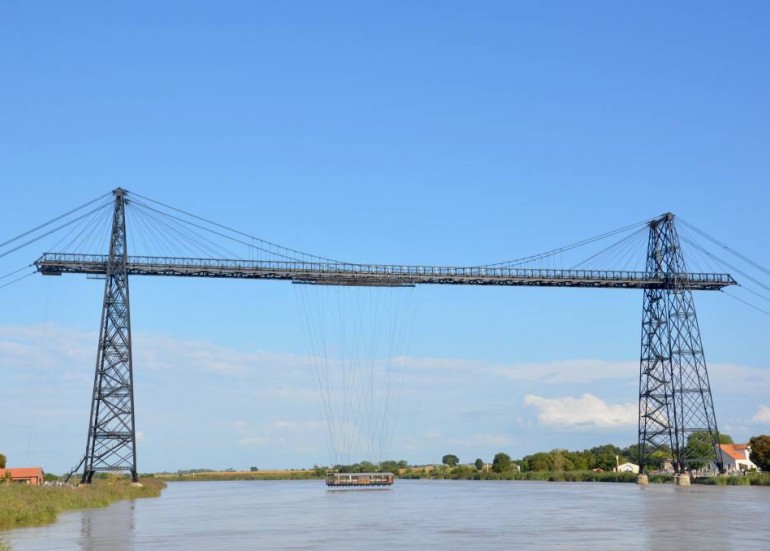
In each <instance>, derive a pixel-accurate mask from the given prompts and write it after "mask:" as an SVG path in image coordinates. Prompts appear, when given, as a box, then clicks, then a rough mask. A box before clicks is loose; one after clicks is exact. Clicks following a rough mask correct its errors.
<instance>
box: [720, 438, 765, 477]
mask: <svg viewBox="0 0 770 551" xmlns="http://www.w3.org/2000/svg"><path fill="white" fill-rule="evenodd" d="M719 453H720V454H722V463H723V464H724V466H725V471H727V472H728V473H734V472H743V471H755V470H757V466H756V465H755V464H754V463H753V462H752V461H751V459H749V455H750V454H751V446H750V445H749V444H719Z"/></svg>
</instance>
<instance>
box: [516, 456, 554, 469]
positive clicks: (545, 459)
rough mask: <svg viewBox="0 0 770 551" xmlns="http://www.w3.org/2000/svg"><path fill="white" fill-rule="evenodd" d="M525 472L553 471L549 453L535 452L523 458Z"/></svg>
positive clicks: (551, 458)
mask: <svg viewBox="0 0 770 551" xmlns="http://www.w3.org/2000/svg"><path fill="white" fill-rule="evenodd" d="M522 462H523V463H524V470H525V471H553V470H554V469H553V457H551V454H550V453H546V452H537V453H535V454H532V455H528V456H526V457H524V459H523V460H522Z"/></svg>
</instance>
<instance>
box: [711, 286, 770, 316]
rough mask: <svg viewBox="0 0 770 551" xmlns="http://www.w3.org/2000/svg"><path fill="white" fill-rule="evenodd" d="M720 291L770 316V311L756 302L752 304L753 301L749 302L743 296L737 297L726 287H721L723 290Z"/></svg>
mask: <svg viewBox="0 0 770 551" xmlns="http://www.w3.org/2000/svg"><path fill="white" fill-rule="evenodd" d="M720 292H721V293H724V294H725V295H727V296H728V297H730V298H732V299H735V300H737V301H738V302H742V303H743V304H745V305H746V306H749V307H750V308H753V309H754V310H757V311H758V312H762V313H763V314H766V315H768V316H770V312H768V311H767V310H764V309H762V308H760V307H759V306H757V305H755V304H752V303H751V302H749V301H748V300H743V299H742V298H739V297H736V296H735V295H733V294H730V293H728V292H727V291H725V290H724V289H721V290H720Z"/></svg>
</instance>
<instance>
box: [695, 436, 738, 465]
mask: <svg viewBox="0 0 770 551" xmlns="http://www.w3.org/2000/svg"><path fill="white" fill-rule="evenodd" d="M718 442H719V443H720V444H732V443H733V439H732V438H731V437H730V435H729V434H720V435H719V439H718ZM684 456H685V458H687V459H689V460H690V462H689V463H688V466H689V467H693V468H696V469H700V468H703V467H705V466H706V465H707V464H708V461H709V460H711V459H716V450H715V449H714V446H713V444H712V439H711V433H709V432H708V431H705V430H704V431H699V432H693V433H692V434H691V435H690V437H689V438H688V439H687V445H685V447H684Z"/></svg>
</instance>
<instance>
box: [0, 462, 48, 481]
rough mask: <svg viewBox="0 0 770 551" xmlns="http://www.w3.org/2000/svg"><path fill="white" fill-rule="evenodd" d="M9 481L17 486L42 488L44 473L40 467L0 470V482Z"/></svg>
mask: <svg viewBox="0 0 770 551" xmlns="http://www.w3.org/2000/svg"><path fill="white" fill-rule="evenodd" d="M6 478H7V479H10V480H11V482H16V483H18V484H29V485H30V486H42V485H43V480H44V479H45V473H44V472H43V469H42V468H41V467H16V468H13V469H0V481H2V480H3V479H6Z"/></svg>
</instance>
